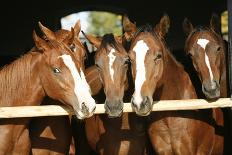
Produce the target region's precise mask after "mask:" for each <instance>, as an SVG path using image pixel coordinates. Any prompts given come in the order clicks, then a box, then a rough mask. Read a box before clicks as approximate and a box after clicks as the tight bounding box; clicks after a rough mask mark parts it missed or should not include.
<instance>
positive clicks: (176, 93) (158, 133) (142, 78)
mask: <svg viewBox="0 0 232 155" xmlns="http://www.w3.org/2000/svg"><path fill="white" fill-rule="evenodd" d="M123 23H124V25H123V27H124V30H125V34H126V36H127V38H128V39H131V46H130V50H129V57H130V59H131V67H132V75H133V80H134V83H135V91H134V94H133V96H132V99H131V103H132V107H133V109H134V111H135V112H136V113H137V114H138V115H141V116H147V115H149V114H150V115H149V116H148V117H147V122H148V128H147V131H148V134H149V137H150V141H151V143H152V146H153V148H154V150H155V152H156V154H166V155H167V154H170V155H171V154H192V155H195V154H207V155H208V154H222V151H223V137H220V138H218V137H217V136H215V128H214V126H215V123H219V125H223V124H220V123H221V122H218V120H217V117H218V115H219V116H221V114H222V113H220V112H216V110H212V111H211V110H205V111H204V110H195V111H165V112H152V113H151V110H152V104H153V100H171V99H194V98H197V95H196V92H195V89H194V87H193V85H192V83H191V80H190V78H189V76H188V74H187V72H185V70H184V67H183V66H182V65H181V64H180V63H178V62H177V61H176V60H175V58H174V57H173V56H172V54H171V53H170V51H169V49H168V47H167V45H166V43H165V35H166V34H167V32H168V29H169V27H170V19H169V17H168V16H167V15H164V16H163V17H162V18H161V19H160V22H159V23H158V24H157V25H155V27H154V28H152V27H151V26H149V25H145V26H142V27H140V28H137V27H136V25H135V24H133V23H132V22H131V21H130V20H129V19H128V18H127V17H126V18H124V22H123ZM215 119H216V120H215ZM216 144H219V145H220V146H216Z"/></svg>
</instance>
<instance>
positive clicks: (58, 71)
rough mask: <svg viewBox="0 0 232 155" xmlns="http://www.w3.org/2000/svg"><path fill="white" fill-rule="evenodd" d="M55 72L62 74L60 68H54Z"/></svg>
mask: <svg viewBox="0 0 232 155" xmlns="http://www.w3.org/2000/svg"><path fill="white" fill-rule="evenodd" d="M53 72H54V73H60V72H61V70H60V69H59V68H53Z"/></svg>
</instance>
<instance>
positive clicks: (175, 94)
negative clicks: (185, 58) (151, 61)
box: [154, 50, 196, 99]
mask: <svg viewBox="0 0 232 155" xmlns="http://www.w3.org/2000/svg"><path fill="white" fill-rule="evenodd" d="M164 59H165V60H164V70H163V74H162V77H161V80H160V81H159V82H158V83H159V84H158V85H157V88H156V92H155V94H154V95H155V98H156V99H184V98H196V92H195V89H194V87H193V85H192V83H191V80H190V78H189V76H188V74H187V73H186V72H185V70H184V67H183V66H182V65H181V64H180V63H179V62H177V61H176V59H175V58H174V57H173V56H172V54H171V53H170V51H168V50H166V51H165V52H164ZM156 94H157V95H156Z"/></svg>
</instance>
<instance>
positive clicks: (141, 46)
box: [133, 40, 149, 108]
mask: <svg viewBox="0 0 232 155" xmlns="http://www.w3.org/2000/svg"><path fill="white" fill-rule="evenodd" d="M148 50H149V48H148V46H147V44H146V43H145V42H144V41H143V40H139V41H138V42H137V43H136V45H135V46H134V48H133V51H135V54H136V76H135V92H134V95H133V97H134V104H136V105H137V106H138V108H140V104H141V103H142V101H143V99H142V95H141V89H142V85H143V83H144V81H145V80H146V69H145V64H144V61H145V56H146V54H147V51H148Z"/></svg>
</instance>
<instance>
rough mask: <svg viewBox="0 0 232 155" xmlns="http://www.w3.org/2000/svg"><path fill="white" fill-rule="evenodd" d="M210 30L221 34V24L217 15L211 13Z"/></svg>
mask: <svg viewBox="0 0 232 155" xmlns="http://www.w3.org/2000/svg"><path fill="white" fill-rule="evenodd" d="M210 29H211V30H213V31H214V32H216V33H218V34H221V22H220V18H219V16H218V15H217V14H215V13H213V14H212V16H211V19H210Z"/></svg>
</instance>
